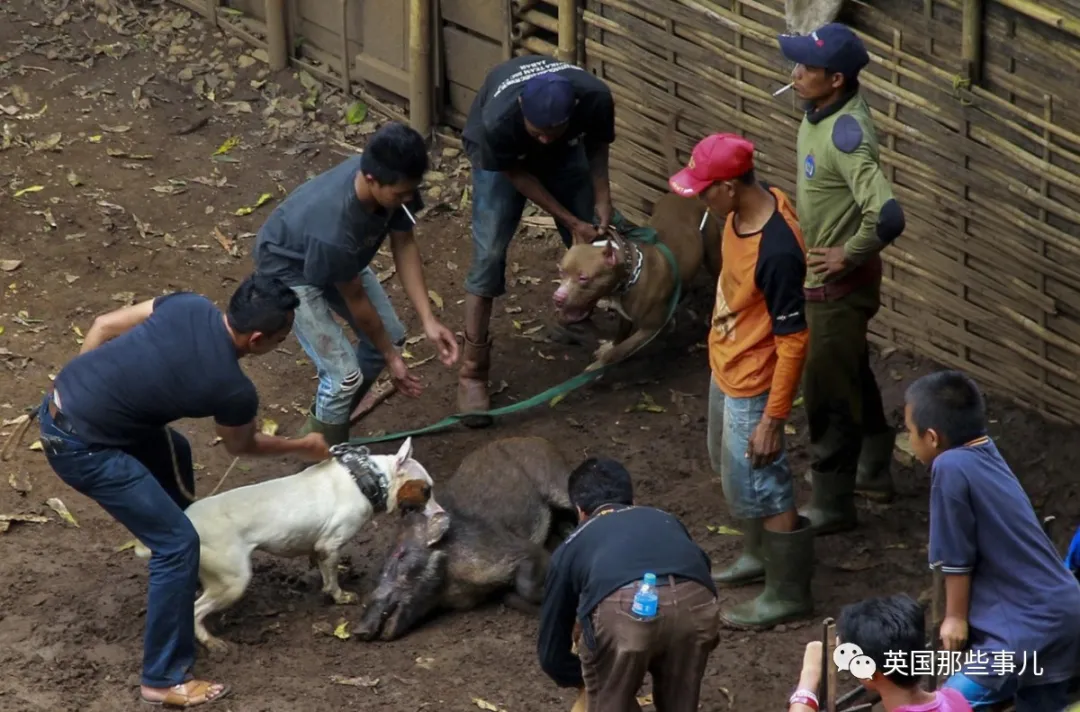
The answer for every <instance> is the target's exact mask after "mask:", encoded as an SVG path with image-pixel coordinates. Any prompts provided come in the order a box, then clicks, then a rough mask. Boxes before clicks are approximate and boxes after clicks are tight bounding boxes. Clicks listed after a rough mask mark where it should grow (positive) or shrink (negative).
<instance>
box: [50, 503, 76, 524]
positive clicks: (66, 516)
mask: <svg viewBox="0 0 1080 712" xmlns="http://www.w3.org/2000/svg"><path fill="white" fill-rule="evenodd" d="M45 504H47V505H49V507H51V508H52V510H53V511H54V512H56V513H57V514H59V515H60V518H61V519H63V520H64V521H65V522H67V523H68V524H70V525H71V526H73V527H78V526H79V523H78V522H77V521H75V517H73V516H71V512H69V511H68V508H67V507H66V506H65V505H64V503H63V502H61V501H60V499H59V498H58V497H50V498H49V499H48V500H46V501H45Z"/></svg>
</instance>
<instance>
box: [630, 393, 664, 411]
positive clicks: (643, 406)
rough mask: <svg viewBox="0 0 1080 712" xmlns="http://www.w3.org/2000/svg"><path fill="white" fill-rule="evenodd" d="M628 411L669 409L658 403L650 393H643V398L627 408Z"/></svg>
mask: <svg viewBox="0 0 1080 712" xmlns="http://www.w3.org/2000/svg"><path fill="white" fill-rule="evenodd" d="M626 412H627V413H666V412H667V409H666V408H664V406H662V405H657V404H656V401H654V400H653V398H652V396H650V395H649V394H648V393H642V394H641V400H639V401H638V402H637V403H635V404H634V405H632V406H630V407H629V408H627V409H626Z"/></svg>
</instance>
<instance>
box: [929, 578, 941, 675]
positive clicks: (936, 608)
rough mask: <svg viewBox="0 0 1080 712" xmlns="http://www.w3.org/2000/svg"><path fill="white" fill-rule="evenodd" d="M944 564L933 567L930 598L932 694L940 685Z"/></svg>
mask: <svg viewBox="0 0 1080 712" xmlns="http://www.w3.org/2000/svg"><path fill="white" fill-rule="evenodd" d="M943 564H944V562H941V561H936V562H934V564H933V566H932V567H931V572H932V573H931V577H932V583H931V586H933V590H932V591H931V594H930V595H931V598H930V646H929V647H930V659H931V660H932V661H933V663H932V664H933V672H932V674H931V675H930V685H929V688H930V692H933V691H934V690H936V689H937V684H938V665H937V651H938V641H939V639H940V636H939V633H940V631H941V623H942V621H943V620H944V612H943V611H942V610H941V606H942V601H941V599H942V598H943V597H944V594H945V591H944V588H945V579H944V574H943V573H942V571H941V567H942V566H943Z"/></svg>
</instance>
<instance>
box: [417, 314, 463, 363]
mask: <svg viewBox="0 0 1080 712" xmlns="http://www.w3.org/2000/svg"><path fill="white" fill-rule="evenodd" d="M424 333H425V334H426V335H427V337H428V341H430V342H431V343H433V344H435V348H436V349H438V351H439V360H440V361H442V362H443V365H444V366H453V365H454V363H456V362H457V359H458V342H457V337H456V336H454V332H452V331H450V330H449V329H447V328H446V327H445V326H443V324H442V323H441V322H439V321H438V320H437V319H432V320H431V321H430V322H429V323H427V324H425V325H424Z"/></svg>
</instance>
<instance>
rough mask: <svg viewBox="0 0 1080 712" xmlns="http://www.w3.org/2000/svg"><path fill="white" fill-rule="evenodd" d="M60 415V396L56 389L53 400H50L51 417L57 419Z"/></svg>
mask: <svg viewBox="0 0 1080 712" xmlns="http://www.w3.org/2000/svg"><path fill="white" fill-rule="evenodd" d="M60 413H61V411H60V394H59V393H57V391H56V389H55V388H54V389H53V393H52V398H50V399H49V415H50V416H52V417H53V418H56V417H58V416H59V415H60Z"/></svg>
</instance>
